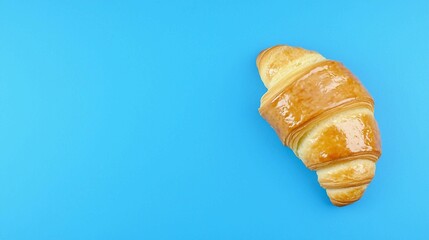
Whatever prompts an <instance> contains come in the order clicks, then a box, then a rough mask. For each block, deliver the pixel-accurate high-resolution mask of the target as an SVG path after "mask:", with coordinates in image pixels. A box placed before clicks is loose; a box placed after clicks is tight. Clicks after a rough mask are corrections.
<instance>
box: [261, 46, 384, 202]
mask: <svg viewBox="0 0 429 240" xmlns="http://www.w3.org/2000/svg"><path fill="white" fill-rule="evenodd" d="M256 65H257V67H258V70H259V74H260V75H261V78H262V81H263V82H264V85H265V86H266V87H267V89H268V91H267V92H266V93H265V94H264V96H262V98H261V106H260V108H259V113H260V114H261V116H262V117H263V118H264V119H265V120H266V121H267V122H268V123H269V124H270V125H271V126H272V127H273V128H274V130H275V131H276V133H277V135H278V136H279V137H280V140H281V141H282V143H283V144H284V145H286V146H288V147H290V148H291V149H292V150H293V152H294V153H295V155H296V156H297V157H298V158H300V159H301V160H302V162H303V163H304V164H305V166H306V167H307V168H309V169H311V170H316V172H317V176H318V180H319V183H320V185H321V186H322V187H323V188H325V189H326V193H327V194H328V196H329V199H330V200H331V202H332V204H334V205H336V206H345V205H348V204H351V203H353V202H355V201H357V200H359V199H360V198H361V197H362V195H363V193H364V191H365V189H366V188H367V186H368V184H369V183H370V182H371V180H372V178H373V177H374V174H375V163H376V162H377V160H378V158H379V157H380V155H381V143H380V134H379V130H378V127H377V122H376V121H375V119H374V101H373V99H372V97H371V96H370V94H369V93H368V91H367V90H366V89H365V88H364V87H363V86H362V84H361V83H360V81H359V80H358V79H357V78H356V77H355V76H354V75H353V74H352V73H351V72H350V71H349V70H348V69H347V68H346V67H344V65H343V64H341V63H340V62H337V61H333V60H328V59H326V58H324V57H323V56H322V55H320V54H319V53H317V52H314V51H309V50H305V49H302V48H298V47H290V46H285V45H280V46H275V47H272V48H268V49H266V50H264V51H262V52H261V53H260V54H259V56H258V58H257V60H256Z"/></svg>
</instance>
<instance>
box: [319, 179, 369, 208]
mask: <svg viewBox="0 0 429 240" xmlns="http://www.w3.org/2000/svg"><path fill="white" fill-rule="evenodd" d="M367 186H368V184H365V185H361V186H357V187H349V188H339V189H326V193H327V194H328V197H329V199H330V200H331V203H332V204H333V205H335V206H337V207H344V206H347V205H350V204H352V203H354V202H356V201H358V200H359V199H361V197H362V196H363V194H364V193H365V190H366V187H367Z"/></svg>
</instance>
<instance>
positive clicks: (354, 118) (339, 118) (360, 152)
mask: <svg viewBox="0 0 429 240" xmlns="http://www.w3.org/2000/svg"><path fill="white" fill-rule="evenodd" d="M380 148H381V147H380V139H379V132H378V127H377V123H376V122H375V119H374V115H373V112H372V111H371V110H369V109H368V108H354V109H349V110H343V111H338V112H336V113H334V114H333V115H331V116H330V117H328V118H326V119H324V120H323V121H320V122H317V124H315V126H314V127H313V128H310V129H308V131H307V132H306V133H305V135H304V136H303V137H302V138H301V139H300V141H299V145H298V148H297V149H294V151H295V154H296V155H297V156H298V157H299V158H300V159H301V160H302V161H303V162H304V164H305V165H306V166H307V167H308V168H310V169H314V170H317V169H319V168H320V167H323V166H326V165H329V164H334V163H336V162H344V161H349V160H353V159H358V158H361V159H362V158H363V159H368V160H372V161H376V160H377V159H378V157H379V156H380V154H381V149H380Z"/></svg>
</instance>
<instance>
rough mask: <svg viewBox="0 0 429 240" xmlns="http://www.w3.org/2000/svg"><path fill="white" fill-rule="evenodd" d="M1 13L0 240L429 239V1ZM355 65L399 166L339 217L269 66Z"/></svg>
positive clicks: (25, 7)
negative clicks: (268, 96) (276, 94)
mask: <svg viewBox="0 0 429 240" xmlns="http://www.w3.org/2000/svg"><path fill="white" fill-rule="evenodd" d="M398 2H399V1H367V2H365V1H347V3H346V2H345V1H313V2H310V1H284V0H283V1H254V2H249V1H244V0H243V1H212V2H209V1H170V2H167V1H31V2H30V1H28V2H24V1H0V239H2V240H3V239H5V240H9V239H11V240H14V239H55V240H57V239H73V240H75V239H103V240H104V239H345V238H347V239H429V238H428V236H429V177H428V172H429V143H428V140H427V139H428V136H429V127H428V123H429V108H428V103H429V94H428V92H429V2H428V1H409V2H405V1H403V3H398ZM279 43H286V44H290V45H294V46H302V47H305V48H308V49H314V50H317V51H320V52H321V53H322V54H324V55H325V56H326V57H328V58H331V59H336V60H340V61H342V62H343V63H344V64H345V65H346V66H347V67H348V68H349V69H351V70H352V71H353V72H354V73H355V74H356V75H357V76H358V77H359V78H360V79H361V81H362V82H363V83H364V85H365V86H366V87H367V89H368V90H369V91H370V93H371V94H372V95H373V97H374V99H375V102H376V118H377V120H378V123H379V126H380V129H381V133H382V139H383V156H382V157H381V159H380V161H379V162H378V164H377V174H376V177H375V179H374V181H373V182H372V184H371V185H370V187H369V188H368V190H367V192H366V194H365V195H364V197H363V199H361V201H359V202H358V203H356V204H354V205H351V206H348V207H345V208H336V207H334V206H332V205H331V204H330V202H329V200H328V198H327V196H326V194H325V192H324V190H323V189H322V188H320V187H319V184H318V182H317V177H316V174H315V173H314V172H311V171H309V170H307V169H306V168H305V166H304V165H303V164H302V163H301V162H300V160H299V159H297V158H296V157H295V156H294V154H293V153H292V151H290V150H289V149H287V148H285V147H283V146H282V145H281V143H280V141H279V140H278V138H277V136H276V135H275V133H274V131H273V130H272V129H271V128H270V126H269V125H268V124H267V123H266V122H265V121H264V120H263V119H262V118H261V117H260V116H259V114H258V111H257V108H258V106H259V99H260V97H261V96H262V95H263V93H264V92H265V87H264V86H263V84H262V82H261V81H260V78H259V75H258V72H257V69H256V66H255V59H256V56H257V54H258V53H259V51H261V50H262V49H264V48H267V47H270V46H272V45H275V44H279Z"/></svg>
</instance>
